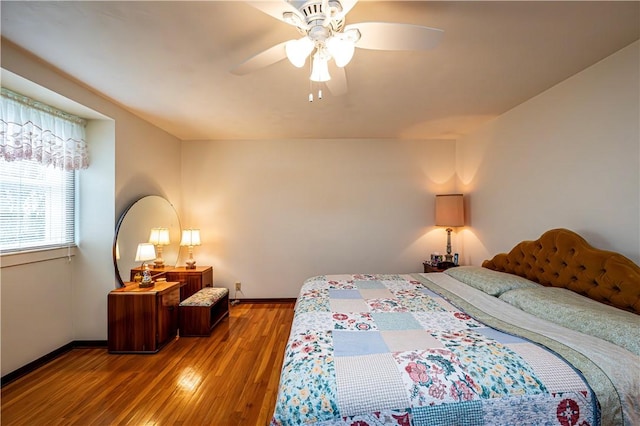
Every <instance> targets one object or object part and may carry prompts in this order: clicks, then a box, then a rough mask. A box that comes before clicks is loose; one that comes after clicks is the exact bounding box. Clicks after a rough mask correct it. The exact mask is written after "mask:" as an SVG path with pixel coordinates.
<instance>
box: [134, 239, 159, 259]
mask: <svg viewBox="0 0 640 426" xmlns="http://www.w3.org/2000/svg"><path fill="white" fill-rule="evenodd" d="M155 258H156V249H155V247H153V244H151V243H140V244H138V250H136V259H135V260H136V262H146V261H147V260H153V259H155Z"/></svg>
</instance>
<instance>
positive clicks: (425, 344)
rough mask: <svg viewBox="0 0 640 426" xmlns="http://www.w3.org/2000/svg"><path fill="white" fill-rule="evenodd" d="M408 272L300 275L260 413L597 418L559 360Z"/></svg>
mask: <svg viewBox="0 0 640 426" xmlns="http://www.w3.org/2000/svg"><path fill="white" fill-rule="evenodd" d="M436 287H437V286H435V287H433V289H432V288H429V286H428V285H426V284H424V283H421V282H420V281H417V280H415V279H413V277H412V276H411V275H357V274H356V275H331V276H319V277H314V278H311V279H309V280H307V281H306V282H305V283H304V285H303V286H302V288H301V291H300V295H299V298H298V301H297V304H296V311H295V317H294V320H293V324H292V329H291V334H290V337H289V342H288V345H287V348H286V351H285V357H284V362H283V366H282V373H281V378H280V388H279V392H278V398H277V401H276V407H275V412H274V415H273V418H272V420H271V424H272V425H273V426H275V425H299V424H318V425H354V426H356V425H357V426H366V425H403V426H408V425H414V426H417V425H447V426H448V425H454V424H455V425H490V424H491V425H493V424H513V425H523V424H528V425H531V424H544V425H558V426H569V425H579V426H589V425H597V424H599V420H598V419H599V408H598V404H597V399H596V397H595V395H594V393H593V391H592V390H591V388H590V387H589V385H588V383H587V382H586V380H585V379H584V378H583V377H582V375H581V374H580V373H579V372H578V371H576V370H575V369H574V368H573V367H572V366H571V365H570V364H569V363H568V362H566V361H565V360H564V359H563V358H561V357H560V356H558V355H557V354H555V353H554V352H552V351H550V350H548V349H546V348H545V347H543V346H541V345H538V344H536V343H533V342H531V341H529V340H526V339H524V338H520V337H518V336H515V335H511V334H507V333H504V332H501V331H499V330H497V329H495V328H491V327H489V326H488V325H486V324H484V323H482V322H480V321H478V320H476V319H474V318H473V317H472V316H470V315H469V314H467V313H465V312H464V311H462V310H461V309H459V308H457V307H456V306H454V305H453V304H452V303H450V302H449V301H448V300H447V299H445V298H444V297H443V296H441V295H440V294H438V293H437V292H436V291H435V290H434V289H436Z"/></svg>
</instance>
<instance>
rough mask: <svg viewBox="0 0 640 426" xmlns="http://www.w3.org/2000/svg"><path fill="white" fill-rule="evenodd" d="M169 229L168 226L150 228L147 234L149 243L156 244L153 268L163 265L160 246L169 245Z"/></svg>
mask: <svg viewBox="0 0 640 426" xmlns="http://www.w3.org/2000/svg"><path fill="white" fill-rule="evenodd" d="M169 242H170V241H169V229H168V228H151V234H150V235H149V243H150V244H153V245H154V246H156V253H157V254H156V256H157V257H156V259H155V261H154V262H153V267H154V268H162V267H164V259H163V258H162V246H166V245H169Z"/></svg>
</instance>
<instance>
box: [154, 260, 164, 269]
mask: <svg viewBox="0 0 640 426" xmlns="http://www.w3.org/2000/svg"><path fill="white" fill-rule="evenodd" d="M162 268H164V260H160V261H158V260H156V261H155V262H153V269H162Z"/></svg>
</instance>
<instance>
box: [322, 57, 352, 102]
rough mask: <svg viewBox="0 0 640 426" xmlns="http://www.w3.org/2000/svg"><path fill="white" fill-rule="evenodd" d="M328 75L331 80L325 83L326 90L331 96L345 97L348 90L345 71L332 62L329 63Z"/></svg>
mask: <svg viewBox="0 0 640 426" xmlns="http://www.w3.org/2000/svg"><path fill="white" fill-rule="evenodd" d="M329 75H330V76H331V80H329V81H327V82H325V84H326V85H327V89H329V91H330V92H331V94H332V95H333V96H342V95H345V94H346V93H347V90H348V88H347V74H346V72H345V69H344V68H340V67H338V66H336V65H335V62H334V61H329Z"/></svg>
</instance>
